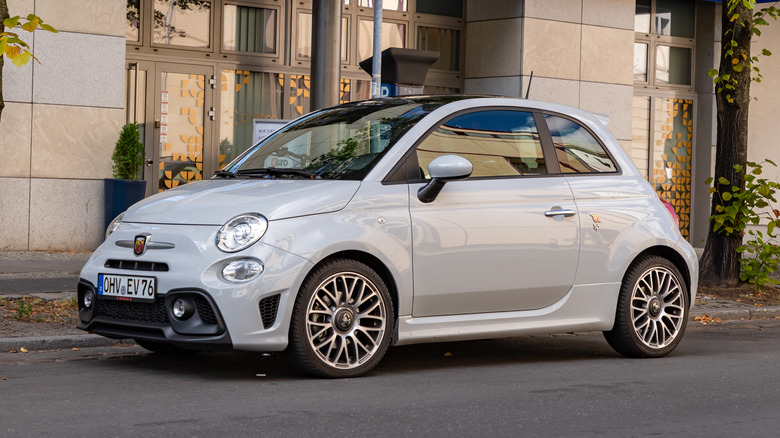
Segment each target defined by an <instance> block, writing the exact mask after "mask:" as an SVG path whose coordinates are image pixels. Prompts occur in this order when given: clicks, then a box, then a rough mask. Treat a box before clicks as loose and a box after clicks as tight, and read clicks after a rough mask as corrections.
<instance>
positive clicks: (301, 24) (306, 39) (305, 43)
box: [295, 11, 349, 62]
mask: <svg viewBox="0 0 780 438" xmlns="http://www.w3.org/2000/svg"><path fill="white" fill-rule="evenodd" d="M311 14H312V13H311V12H308V11H300V12H298V23H297V24H298V25H297V26H296V38H295V57H296V59H301V60H306V61H308V60H310V59H311V33H312V30H313V29H314V25H313V24H312V21H311V20H312V15H311ZM348 41H349V19H348V18H347V17H341V62H347V61H348V60H349V56H348V55H349V52H348V47H347V42H348Z"/></svg>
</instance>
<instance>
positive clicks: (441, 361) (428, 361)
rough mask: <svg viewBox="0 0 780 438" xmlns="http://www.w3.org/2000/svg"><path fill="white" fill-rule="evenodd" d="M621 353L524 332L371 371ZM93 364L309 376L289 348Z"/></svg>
mask: <svg viewBox="0 0 780 438" xmlns="http://www.w3.org/2000/svg"><path fill="white" fill-rule="evenodd" d="M608 358H621V356H620V355H618V354H617V353H615V352H614V351H613V350H612V349H611V348H610V347H609V345H608V344H607V343H606V341H604V339H603V338H602V337H601V334H600V333H584V334H570V335H555V336H549V335H547V336H525V337H515V338H505V339H490V340H480V341H461V342H439V343H429V344H416V345H406V346H397V347H391V348H390V349H389V351H388V352H387V354H386V355H385V357H384V359H383V360H382V362H381V363H380V364H379V365H378V366H377V367H376V368H375V369H374V370H373V371H371V372H370V373H369V374H368V375H367V376H389V375H398V374H404V373H415V372H420V371H430V370H437V369H441V370H445V369H452V368H481V367H495V366H521V365H524V364H533V363H555V362H572V361H574V362H582V361H593V360H604V359H608ZM104 359H105V360H97V361H85V362H87V363H90V365H89V366H94V367H97V368H100V367H105V366H107V367H112V368H113V367H118V368H125V369H130V370H132V369H136V370H139V371H145V372H154V373H162V374H165V373H169V374H175V375H187V376H188V377H190V378H196V379H197V378H202V379H208V380H211V379H219V380H247V379H263V380H289V379H300V378H302V377H304V378H305V377H306V376H305V375H304V374H302V373H300V372H299V371H298V370H297V369H296V368H295V366H294V364H293V361H292V360H291V358H290V357H288V355H287V354H285V353H271V354H268V353H265V354H262V353H251V352H220V353H208V352H204V353H199V354H184V355H165V354H159V353H152V352H149V351H147V350H144V349H142V348H140V347H135V348H133V349H131V351H130V352H128V353H127V354H124V355H113V356H110V357H106V358H104Z"/></svg>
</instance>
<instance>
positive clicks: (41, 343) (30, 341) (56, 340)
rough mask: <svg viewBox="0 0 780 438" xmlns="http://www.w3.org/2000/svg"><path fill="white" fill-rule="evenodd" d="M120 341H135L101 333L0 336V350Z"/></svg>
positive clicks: (56, 348)
mask: <svg viewBox="0 0 780 438" xmlns="http://www.w3.org/2000/svg"><path fill="white" fill-rule="evenodd" d="M119 343H131V344H133V343H135V342H134V341H133V340H132V339H110V338H106V337H103V336H100V335H70V336H38V337H27V338H0V352H3V353H5V352H9V351H11V350H19V349H20V348H22V347H23V348H25V349H27V350H30V351H33V350H36V351H37V350H58V349H71V348H90V347H108V346H112V345H116V344H119Z"/></svg>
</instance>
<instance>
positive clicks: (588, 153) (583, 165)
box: [544, 115, 617, 173]
mask: <svg viewBox="0 0 780 438" xmlns="http://www.w3.org/2000/svg"><path fill="white" fill-rule="evenodd" d="M544 120H545V121H546V122H547V127H548V128H549V129H550V136H552V141H553V146H554V147H555V155H556V157H558V163H559V164H560V166H561V172H563V173H594V172H615V170H616V169H617V168H616V166H615V163H613V162H612V159H611V158H610V157H609V155H608V154H607V152H606V151H605V150H604V147H603V146H602V145H601V143H599V142H598V140H596V139H595V138H594V137H593V135H591V133H590V132H589V131H588V130H587V129H585V128H584V127H583V126H582V125H580V124H579V123H577V122H574V121H572V120H569V119H564V118H562V117H557V116H551V115H546V116H544Z"/></svg>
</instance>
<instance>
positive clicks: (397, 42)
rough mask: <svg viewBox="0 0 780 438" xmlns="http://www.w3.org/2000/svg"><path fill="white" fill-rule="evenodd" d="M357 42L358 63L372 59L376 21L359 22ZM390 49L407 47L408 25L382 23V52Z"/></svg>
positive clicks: (389, 22)
mask: <svg viewBox="0 0 780 438" xmlns="http://www.w3.org/2000/svg"><path fill="white" fill-rule="evenodd" d="M357 41H358V47H357V50H358V53H357V55H358V59H357V62H360V61H362V60H364V59H368V58H370V57H372V56H373V53H372V51H373V50H374V46H373V44H374V20H358V37H357ZM390 47H406V24H403V23H395V22H391V21H385V20H383V21H382V50H385V49H387V48H390Z"/></svg>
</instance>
